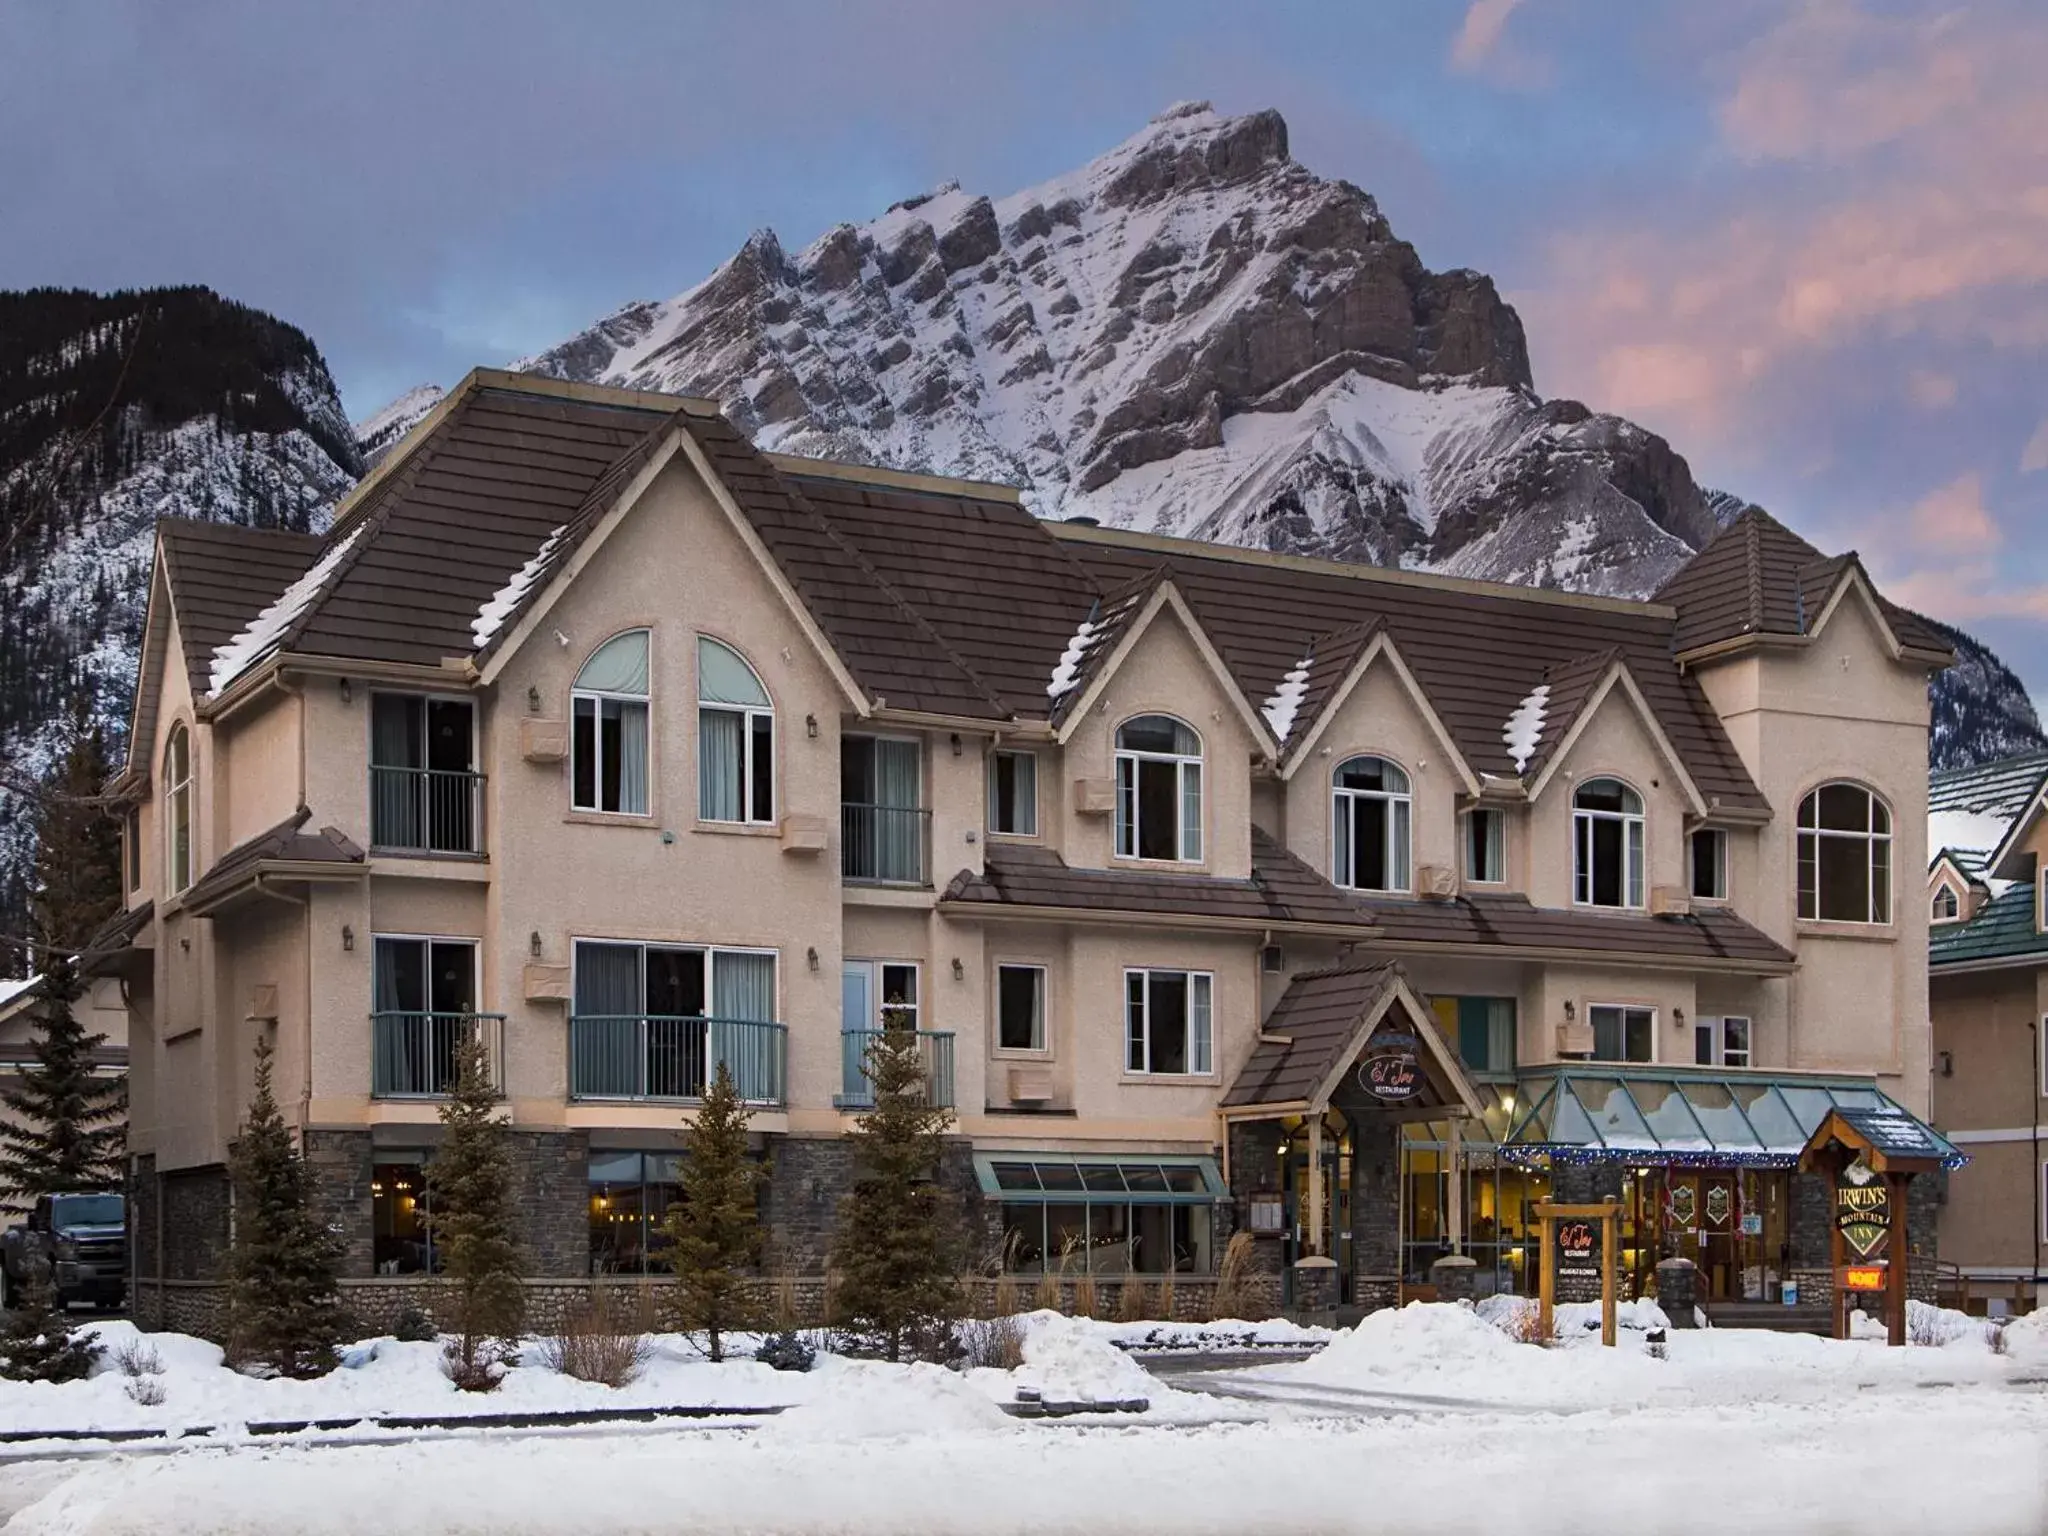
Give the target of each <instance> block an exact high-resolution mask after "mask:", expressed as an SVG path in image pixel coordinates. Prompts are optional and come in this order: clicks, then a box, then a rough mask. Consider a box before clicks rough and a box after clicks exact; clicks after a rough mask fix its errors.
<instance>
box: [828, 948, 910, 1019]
mask: <svg viewBox="0 0 2048 1536" xmlns="http://www.w3.org/2000/svg"><path fill="white" fill-rule="evenodd" d="M918 980H919V977H918V966H917V962H916V961H915V960H849V961H847V962H846V963H845V966H844V967H843V968H842V970H841V972H840V982H839V1027H840V1028H841V1029H843V1030H845V1031H847V1032H848V1033H849V1034H860V1033H863V1032H867V1031H875V1030H882V1029H910V1030H915V1029H919V1028H922V1025H920V1024H919V1022H918V1020H919V1018H920V1017H921V1013H920V1008H921V1004H920V1002H919V998H920V991H919V988H918Z"/></svg>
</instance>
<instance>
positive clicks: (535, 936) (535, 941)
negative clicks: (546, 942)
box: [526, 928, 540, 960]
mask: <svg viewBox="0 0 2048 1536" xmlns="http://www.w3.org/2000/svg"><path fill="white" fill-rule="evenodd" d="M526 952H527V953H528V954H529V955H531V956H533V958H534V959H536V960H538V959H539V958H540V930H539V929H538V928H536V929H534V930H533V932H531V933H529V934H528V935H527V936H526Z"/></svg>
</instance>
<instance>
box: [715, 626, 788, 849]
mask: <svg viewBox="0 0 2048 1536" xmlns="http://www.w3.org/2000/svg"><path fill="white" fill-rule="evenodd" d="M697 816H698V818H699V819H700V820H703V821H746V822H756V823H762V822H771V821H773V820H774V819H775V706H774V705H773V704H772V703H771V702H770V701H769V698H768V690H767V689H766V688H765V687H763V686H762V684H761V679H760V678H759V677H758V676H757V675H756V674H755V672H754V669H753V668H752V667H750V666H748V665H747V664H746V662H745V661H744V660H742V659H741V657H740V654H739V652H737V651H735V650H734V649H733V648H732V647H731V646H729V645H722V644H720V643H719V642H718V641H716V640H712V639H709V638H705V637H701V636H700V637H699V638H698V641H697Z"/></svg>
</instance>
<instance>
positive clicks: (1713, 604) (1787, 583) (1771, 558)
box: [1655, 507, 1949, 652]
mask: <svg viewBox="0 0 2048 1536" xmlns="http://www.w3.org/2000/svg"><path fill="white" fill-rule="evenodd" d="M1851 569H1856V570H1859V571H1860V570H1861V569H1862V566H1861V562H1860V561H1859V560H1858V559H1857V557H1856V556H1855V555H1854V554H1853V553H1852V554H1846V555H1833V556H1828V555H1823V554H1822V553H1821V552H1820V551H1819V550H1817V549H1815V548H1814V547H1813V546H1812V545H1811V544H1809V543H1807V542H1806V540H1804V539H1802V538H1800V537H1799V535H1798V534H1796V533H1794V532H1793V531H1792V530H1791V529H1789V528H1787V527H1786V526H1785V525H1784V524H1783V523H1781V522H1779V521H1778V520H1777V519H1776V518H1774V517H1772V516H1771V515H1770V514H1769V513H1768V512H1765V511H1764V510H1763V509H1762V508H1760V507H1748V508H1745V509H1744V510H1743V511H1742V512H1741V513H1740V514H1739V515H1738V516H1737V517H1736V518H1735V520H1734V521H1733V522H1731V523H1730V524H1729V525H1728V526H1727V527H1726V528H1724V529H1722V530H1721V532H1720V533H1718V534H1717V535H1715V537H1714V538H1713V539H1712V540H1711V541H1710V542H1709V543H1708V544H1707V547H1706V548H1705V549H1703V550H1701V551H1700V552H1699V553H1698V554H1697V555H1694V556H1693V557H1692V559H1691V560H1689V561H1687V562H1686V564H1685V566H1684V567H1683V568H1682V569H1681V570H1680V571H1679V572H1678V574H1677V575H1675V576H1673V577H1672V578H1671V579H1670V580H1669V581H1667V582H1666V583H1665V584H1664V587H1663V590H1661V591H1660V592H1658V593H1657V596H1656V599H1655V600H1656V601H1657V602H1660V603H1669V604H1670V605H1671V606H1673V607H1674V608H1676V609H1677V610H1678V622H1677V625H1676V627H1675V628H1674V630H1673V633H1672V645H1673V647H1674V649H1676V650H1677V651H1679V652H1685V651H1690V650H1695V649H1697V648H1699V647H1701V646H1706V645H1714V644H1718V643H1719V642H1721V641H1724V640H1734V639H1738V638H1740V637H1741V636H1744V635H1804V634H1808V633H1810V632H1811V630H1812V626H1813V623H1814V621H1815V620H1816V619H1818V618H1819V617H1820V615H1821V613H1822V611H1823V610H1824V609H1825V608H1826V607H1827V604H1828V599H1829V598H1830V597H1832V596H1833V595H1834V591H1835V588H1836V586H1837V585H1838V584H1839V583H1840V582H1841V580H1842V579H1843V577H1844V576H1846V575H1847V574H1848V572H1849V571H1850V570H1851ZM1867 579H1868V578H1867V577H1866V580H1867ZM1872 590H1873V591H1875V590H1876V589H1875V587H1874V586H1873V588H1872ZM1878 607H1879V608H1880V609H1881V610H1882V611H1883V613H1884V616H1885V620H1886V622H1887V623H1888V624H1889V625H1890V626H1891V630H1892V635H1893V638H1894V639H1896V640H1897V641H1898V643H1899V644H1900V645H1903V646H1906V647H1908V648H1910V649H1914V650H1924V651H1934V652H1944V651H1947V650H1948V649H1949V646H1948V642H1947V641H1946V640H1944V639H1942V637H1941V636H1940V635H1939V634H1937V633H1936V632H1935V631H1934V630H1932V629H1930V628H1929V627H1928V625H1927V623H1926V621H1925V620H1923V619H1922V618H1921V617H1920V616H1919V615H1918V614H1915V613H1912V612H1910V611H1908V610H1907V609H1904V608H1901V607H1899V606H1898V605H1897V604H1896V603H1892V602H1890V601H1888V600H1886V599H1885V598H1883V597H1879V598H1878Z"/></svg>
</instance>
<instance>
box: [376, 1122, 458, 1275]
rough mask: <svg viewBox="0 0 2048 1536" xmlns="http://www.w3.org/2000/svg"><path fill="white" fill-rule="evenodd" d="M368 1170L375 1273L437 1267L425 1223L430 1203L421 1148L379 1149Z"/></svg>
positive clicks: (427, 1270) (404, 1272)
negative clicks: (376, 1158)
mask: <svg viewBox="0 0 2048 1536" xmlns="http://www.w3.org/2000/svg"><path fill="white" fill-rule="evenodd" d="M377 1156H378V1159H379V1161H378V1162H377V1163H375V1164H374V1165H373V1166H372V1168H371V1170H370V1230H371V1234H372V1236H371V1261H372V1264H373V1266H374V1267H375V1269H376V1271H377V1273H378V1274H380V1275H423V1274H431V1273H432V1272H433V1271H435V1270H437V1269H439V1268H440V1267H441V1265H440V1260H439V1255H437V1254H436V1253H435V1252H434V1241H433V1234H432V1232H431V1231H430V1230H429V1229H428V1226H427V1213H428V1210H429V1208H430V1205H431V1200H430V1196H429V1192H428V1189H427V1178H426V1173H427V1170H426V1154H425V1153H423V1152H379V1153H378V1154H377Z"/></svg>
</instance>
